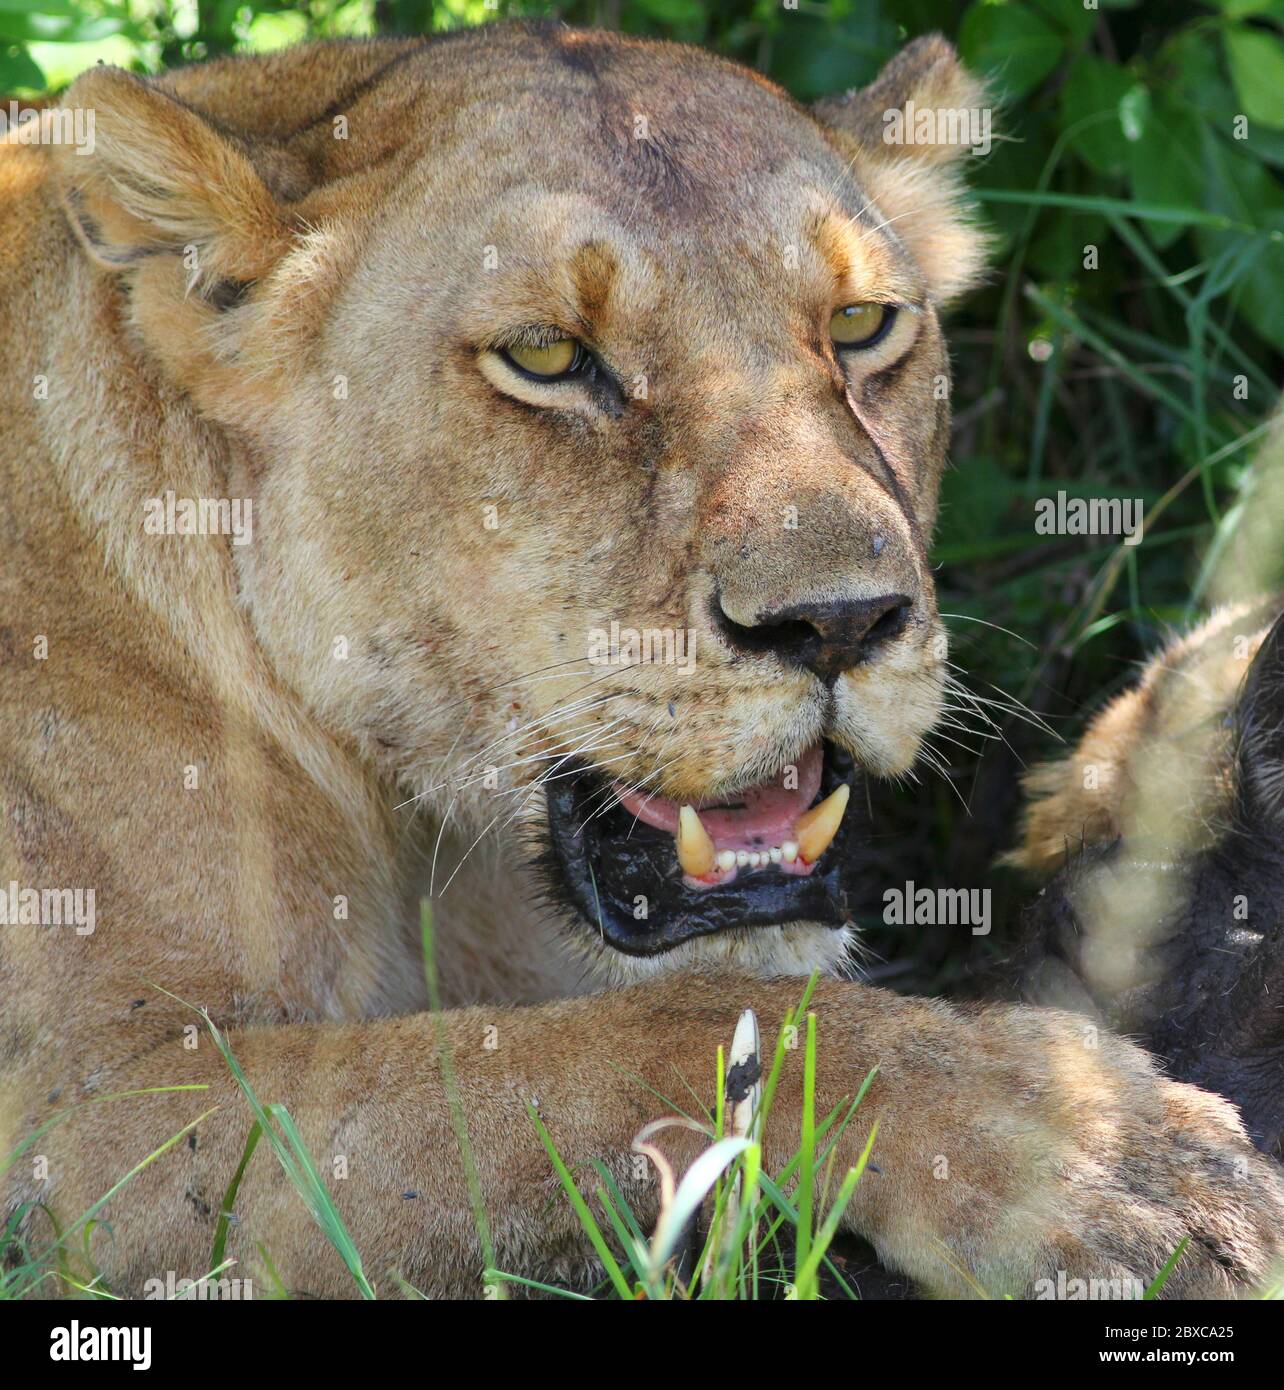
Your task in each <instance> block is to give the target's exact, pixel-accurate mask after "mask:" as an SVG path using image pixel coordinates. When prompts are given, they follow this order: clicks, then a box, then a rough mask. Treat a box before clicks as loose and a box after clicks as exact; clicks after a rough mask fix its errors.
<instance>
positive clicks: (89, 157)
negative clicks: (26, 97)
mask: <svg viewBox="0 0 1284 1390" xmlns="http://www.w3.org/2000/svg"><path fill="white" fill-rule="evenodd" d="M62 104H63V106H64V108H75V109H78V110H85V111H87V112H92V113H93V125H92V127H90V128H91V130H92V132H93V138H92V141H90V142H88V144H87V145H86V146H84V147H73V146H71V145H63V146H54V147H53V150H54V154H55V158H56V159H57V160H58V163H59V176H60V179H61V181H62V188H63V198H64V203H65V206H66V208H67V213H68V216H69V218H70V220H71V223H72V226H73V227H74V229H75V231H76V234H77V236H78V237H79V238H80V240H81V242H82V243H83V245H84V246H85V248H86V250H87V251H88V252H89V254H90V256H92V257H93V259H94V260H95V261H96V262H97V263H98V264H100V265H102V266H105V267H107V268H109V269H125V268H127V267H130V266H133V265H136V264H138V263H139V262H141V261H144V260H147V259H149V258H151V257H153V256H156V255H167V254H168V255H182V256H183V257H184V258H185V265H186V268H187V270H188V281H189V288H191V287H199V288H201V289H210V288H212V287H214V286H216V285H218V284H222V283H228V282H232V283H238V282H245V281H251V280H255V279H257V278H258V277H259V276H260V275H263V274H265V273H266V272H267V271H268V270H269V269H270V268H271V267H272V265H273V264H275V262H276V261H277V260H278V259H279V258H280V256H281V255H282V254H284V252H285V251H286V250H288V248H289V245H290V228H289V226H288V223H287V220H286V218H285V216H284V215H283V212H282V210H281V208H280V206H279V205H278V204H277V202H276V200H275V199H274V198H273V196H272V194H271V192H270V191H269V189H268V187H267V185H266V184H265V183H264V181H263V179H262V177H260V174H259V172H258V170H257V169H256V168H255V166H254V164H253V162H252V161H251V160H250V158H249V156H248V155H247V154H246V152H245V150H244V149H243V148H242V147H241V146H240V145H239V144H238V143H237V142H236V141H235V139H233V138H232V137H229V136H228V135H226V134H224V133H222V132H220V131H218V130H216V129H215V128H214V126H212V125H211V124H210V123H209V122H208V121H206V120H205V119H204V118H202V117H201V116H200V115H198V114H197V113H196V112H195V111H193V110H192V109H191V108H190V107H188V106H185V105H184V104H183V103H182V102H180V101H178V100H176V99H175V98H174V97H172V96H169V95H168V94H167V93H166V92H164V91H163V90H161V89H160V88H159V87H157V86H156V85H154V84H152V83H150V82H147V81H145V80H143V79H141V78H138V77H134V76H132V75H131V74H130V73H127V72H123V71H122V70H121V69H119V68H110V67H99V68H94V69H91V70H90V71H89V72H87V73H85V74H84V75H83V76H81V77H79V78H78V79H77V80H76V81H75V82H74V83H73V84H72V86H71V88H70V89H69V90H68V92H67V94H66V96H65V97H64V99H63V103H62Z"/></svg>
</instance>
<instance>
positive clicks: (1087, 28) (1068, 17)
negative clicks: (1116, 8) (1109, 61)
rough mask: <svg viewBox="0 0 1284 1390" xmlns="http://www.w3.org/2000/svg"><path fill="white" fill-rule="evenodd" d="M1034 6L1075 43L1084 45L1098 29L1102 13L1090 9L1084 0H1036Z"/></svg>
mask: <svg viewBox="0 0 1284 1390" xmlns="http://www.w3.org/2000/svg"><path fill="white" fill-rule="evenodd" d="M1034 4H1035V6H1036V7H1037V8H1038V9H1040V10H1042V11H1043V13H1044V14H1045V15H1046V16H1047V17H1048V18H1049V19H1050V20H1051V21H1052V22H1053V23H1054V24H1055V25H1056V26H1057V28H1058V29H1064V30H1066V31H1067V32H1068V33H1069V35H1070V37H1071V39H1072V40H1073V41H1074V42H1075V43H1082V42H1083V41H1084V39H1086V38H1087V37H1088V35H1089V34H1091V33H1092V31H1093V30H1094V29H1095V28H1096V27H1097V19H1098V16H1099V13H1100V12H1099V11H1098V10H1097V9H1095V8H1093V9H1089V8H1088V7H1087V6H1086V5H1085V4H1084V3H1083V0H1034Z"/></svg>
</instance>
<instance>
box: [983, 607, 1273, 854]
mask: <svg viewBox="0 0 1284 1390" xmlns="http://www.w3.org/2000/svg"><path fill="white" fill-rule="evenodd" d="M1269 628H1270V623H1269V621H1267V622H1264V621H1263V613H1262V608H1261V606H1260V604H1259V605H1250V604H1236V605H1227V606H1226V607H1223V608H1220V609H1218V611H1217V612H1216V613H1214V614H1213V616H1212V617H1211V618H1209V619H1208V620H1207V621H1206V622H1204V623H1202V624H1201V625H1200V626H1199V627H1197V628H1196V629H1195V630H1194V631H1192V632H1190V633H1188V634H1187V635H1186V636H1184V637H1182V638H1180V639H1177V640H1175V641H1173V642H1171V643H1170V644H1169V645H1168V646H1167V647H1165V648H1164V649H1163V650H1162V651H1160V652H1159V653H1158V654H1157V655H1156V656H1155V657H1154V658H1153V660H1151V661H1150V663H1149V664H1148V665H1147V666H1146V667H1145V669H1144V670H1143V671H1142V673H1141V675H1140V676H1139V678H1138V680H1137V682H1136V684H1135V685H1133V686H1131V687H1130V688H1129V689H1128V690H1126V691H1124V693H1123V694H1122V695H1119V696H1117V697H1116V698H1115V699H1114V700H1112V701H1111V702H1110V703H1109V704H1108V705H1107V706H1106V707H1105V708H1104V709H1103V710H1102V711H1101V712H1100V713H1099V714H1098V715H1097V716H1096V717H1095V718H1094V719H1093V721H1092V722H1091V724H1089V726H1088V728H1087V729H1086V730H1085V732H1084V734H1083V736H1082V738H1081V739H1080V740H1079V743H1078V744H1077V746H1076V747H1075V749H1074V751H1073V752H1072V753H1071V754H1070V755H1069V756H1068V757H1066V758H1064V759H1062V760H1060V761H1058V762H1052V763H1045V764H1043V765H1041V766H1039V767H1036V768H1035V769H1034V770H1033V771H1032V772H1031V773H1030V775H1029V776H1028V777H1027V778H1026V779H1025V785H1026V791H1027V793H1028V795H1029V797H1030V802H1029V805H1028V807H1027V810H1026V816H1025V825H1024V830H1023V835H1022V844H1021V845H1020V846H1019V847H1018V848H1017V849H1016V850H1014V851H1013V853H1012V854H1011V855H1009V856H1008V859H1009V862H1010V863H1012V864H1014V865H1015V866H1017V867H1019V868H1024V869H1029V870H1031V871H1032V872H1034V873H1039V874H1048V873H1051V872H1052V871H1054V870H1055V869H1057V868H1059V867H1060V866H1061V865H1062V864H1064V863H1065V862H1066V859H1067V858H1068V857H1073V856H1074V855H1076V854H1078V853H1079V852H1080V851H1081V850H1082V849H1083V848H1085V847H1086V846H1089V845H1100V844H1110V843H1111V842H1112V841H1114V840H1116V839H1118V838H1119V837H1120V836H1121V835H1123V834H1124V831H1125V829H1127V832H1128V835H1129V838H1130V839H1132V840H1133V841H1135V842H1138V843H1139V844H1141V845H1148V846H1149V849H1150V850H1151V851H1152V852H1153V851H1158V850H1163V849H1165V848H1166V849H1168V850H1169V851H1171V850H1173V849H1174V848H1175V847H1176V846H1177V845H1178V844H1180V847H1181V851H1182V853H1184V854H1189V853H1192V852H1194V851H1195V850H1197V849H1198V848H1199V847H1200V845H1201V844H1207V843H1210V842H1211V840H1212V839H1213V838H1215V836H1216V833H1217V827H1218V825H1219V824H1220V822H1221V819H1222V817H1223V816H1224V813H1225V806H1226V799H1227V797H1228V796H1229V795H1230V793H1231V790H1232V786H1231V783H1230V780H1229V779H1230V757H1229V749H1230V737H1231V730H1230V726H1229V723H1228V720H1227V715H1228V712H1229V711H1230V710H1231V708H1232V707H1233V705H1234V696H1235V693H1236V691H1237V690H1238V689H1239V686H1240V684H1241V682H1242V681H1243V679H1244V675H1245V673H1246V672H1247V670H1248V668H1249V666H1250V665H1251V664H1252V660H1253V658H1254V657H1255V656H1256V655H1257V652H1258V649H1259V648H1260V647H1261V645H1262V639H1263V638H1264V637H1265V635H1266V633H1267V631H1268V630H1269Z"/></svg>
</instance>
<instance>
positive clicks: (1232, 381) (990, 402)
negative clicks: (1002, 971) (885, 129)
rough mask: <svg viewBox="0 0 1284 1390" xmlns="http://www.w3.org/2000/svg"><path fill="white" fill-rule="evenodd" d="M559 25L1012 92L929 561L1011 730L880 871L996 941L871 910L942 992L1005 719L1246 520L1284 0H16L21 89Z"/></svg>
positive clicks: (1085, 685) (1167, 592)
mask: <svg viewBox="0 0 1284 1390" xmlns="http://www.w3.org/2000/svg"><path fill="white" fill-rule="evenodd" d="M536 15H539V16H546V15H560V16H561V17H562V18H564V19H566V20H567V21H570V22H573V23H577V24H596V25H604V26H608V27H612V28H619V29H623V30H626V31H628V32H630V33H637V34H652V35H661V36H665V37H671V38H678V39H683V40H687V41H690V42H693V43H699V44H704V45H707V46H709V47H711V48H714V49H716V50H718V51H720V52H722V53H725V54H728V55H730V56H732V57H735V58H738V59H741V60H743V61H744V62H746V63H749V64H752V65H753V66H755V67H757V68H759V69H761V70H762V71H763V72H765V73H767V74H769V75H770V76H771V77H773V78H775V79H776V80H777V81H779V82H781V83H783V84H784V85H785V86H786V87H787V88H789V90H790V91H792V92H793V93H794V94H796V95H797V96H799V97H800V98H803V99H809V98H812V97H815V96H819V95H821V94H824V93H828V92H834V91H838V90H842V89H845V88H847V87H851V86H854V85H857V84H860V83H863V82H866V81H868V80H869V79H870V78H871V77H873V75H874V74H875V73H876V72H877V70H878V68H879V67H880V65H881V64H882V63H883V62H884V61H885V60H886V59H887V58H888V57H889V56H890V55H891V54H892V53H893V52H895V51H896V49H897V48H898V47H899V46H900V45H901V44H902V43H903V42H905V40H906V39H907V38H910V37H913V36H914V35H916V34H920V33H923V32H926V31H928V30H932V29H939V30H942V31H944V32H945V33H946V34H947V35H949V36H950V37H951V38H952V39H954V40H955V42H956V43H957V44H958V46H959V48H960V50H961V51H962V54H963V56H964V58H965V59H966V60H967V61H968V62H969V63H971V64H972V65H973V66H974V67H975V68H977V69H978V70H980V71H981V72H983V73H985V74H987V75H988V76H989V77H990V79H991V81H992V84H993V87H994V90H995V93H996V95H997V96H998V98H999V101H1000V103H1001V111H1000V114H999V116H998V128H999V129H1000V130H1001V131H1002V132H1003V134H1004V136H1005V138H1004V139H1003V140H1002V142H1001V143H999V144H997V145H996V147H995V149H994V151H993V153H992V154H991V155H990V156H989V157H988V158H985V159H974V160H972V161H971V167H970V173H971V179H972V183H973V186H974V187H975V188H976V190H977V192H978V194H979V197H980V201H981V210H982V215H983V216H984V217H985V218H986V219H987V220H988V221H989V222H990V223H991V224H992V225H993V227H994V228H995V230H996V232H997V233H998V236H999V241H998V250H997V255H996V257H995V262H994V267H995V268H994V274H993V277H992V280H991V282H990V284H989V285H988V287H987V288H985V289H983V290H982V291H981V292H979V293H977V294H975V295H973V296H972V297H971V298H970V299H969V300H968V301H967V302H966V303H965V304H963V305H962V306H961V307H960V308H958V309H957V310H956V311H955V312H954V313H953V315H952V316H951V325H950V327H951V340H952V343H953V350H954V362H955V370H956V384H955V397H954V398H955V412H956V419H957V428H956V434H955V439H954V447H953V465H954V466H953V470H952V471H951V473H950V474H949V476H948V477H947V479H946V482H945V488H944V506H943V510H942V516H941V526H940V530H939V533H938V536H937V545H936V557H937V560H938V561H939V565H940V571H939V579H940V584H941V607H942V609H943V611H944V612H945V613H947V614H951V615H955V616H952V617H951V618H950V619H949V626H950V628H951V630H952V644H953V656H954V659H955V660H956V661H957V662H958V663H959V664H960V665H961V666H963V667H965V668H966V670H967V671H968V673H969V674H968V676H967V681H968V683H969V685H970V687H971V688H972V689H973V691H974V692H976V694H977V695H979V696H981V697H983V698H986V699H992V700H994V701H996V702H997V703H996V704H995V705H992V706H986V707H985V708H986V709H987V710H988V712H989V713H990V714H991V715H992V716H993V717H994V720H995V723H996V725H997V726H998V727H997V730H995V729H991V730H988V731H987V732H989V733H995V732H999V733H1001V734H1002V735H1003V739H1004V740H1006V742H1005V741H1000V740H997V739H988V740H982V739H980V738H978V737H975V736H969V735H966V734H963V733H961V732H960V731H959V730H957V729H952V728H947V729H945V730H944V731H943V733H944V734H945V735H947V736H948V737H950V738H957V739H958V740H959V742H958V743H957V744H956V743H950V742H945V741H943V739H942V737H941V736H939V735H938V736H937V738H936V740H935V743H936V747H937V748H938V750H939V751H940V752H941V753H942V754H943V755H944V756H945V758H946V759H947V761H948V764H949V776H948V778H947V777H942V776H940V775H937V774H935V773H931V772H929V771H927V770H926V769H923V770H921V771H920V782H919V784H918V786H917V787H914V786H907V787H905V788H902V789H894V788H877V789H874V790H873V792H872V794H871V795H872V802H873V811H874V817H875V833H874V845H875V852H876V856H877V859H878V866H877V867H878V878H879V879H880V880H881V884H900V883H902V882H903V881H904V880H905V879H906V878H912V879H913V880H914V881H915V882H916V883H918V884H919V885H929V886H952V887H957V886H973V887H982V886H990V887H992V888H993V889H994V890H995V907H996V916H997V919H998V922H999V926H998V928H997V929H996V931H995V934H994V936H993V937H992V938H990V939H989V940H988V941H986V940H976V939H973V938H972V937H971V936H970V934H968V933H967V929H966V928H957V927H956V928H939V929H923V928H909V929H903V930H902V929H895V928H888V927H884V926H883V925H882V922H881V918H880V917H879V915H878V913H877V900H876V901H875V903H874V904H871V914H870V919H869V932H868V940H869V943H870V945H871V948H872V950H873V952H874V953H875V964H874V967H873V973H874V976H875V978H879V979H885V980H888V981H890V982H893V983H895V984H897V985H913V986H915V987H917V988H929V989H939V988H942V987H946V986H948V985H949V984H950V983H951V982H952V981H954V980H956V979H957V978H958V976H959V973H960V972H961V970H962V969H963V968H964V967H965V965H966V964H967V963H968V961H969V960H970V959H971V960H975V958H976V955H977V954H978V953H980V954H981V955H985V954H987V953H990V952H993V951H994V950H996V949H998V948H1001V946H1002V942H1003V939H1004V931H1005V927H1004V924H1005V923H1010V921H1011V914H1012V910H1013V907H1014V905H1015V903H1016V902H1017V901H1018V900H1019V899H1020V897H1021V896H1022V895H1024V894H1026V893H1028V887H1027V886H1026V885H1021V884H1018V883H1016V882H1015V881H1013V880H1012V879H1011V877H1010V876H1009V875H1006V874H1004V873H1003V872H1001V871H995V870H993V869H991V868H990V867H989V866H990V864H991V862H992V860H993V858H994V856H995V854H996V853H997V852H998V851H1000V850H1001V849H1003V848H1005V847H1006V846H1007V845H1009V844H1011V842H1012V839H1013V837H1014V834H1015V828H1016V818H1017V812H1018V807H1019V786H1018V777H1019V774H1020V771H1021V768H1022V765H1023V763H1026V762H1030V761H1034V760H1037V759H1038V758H1040V757H1042V756H1046V755H1047V754H1049V753H1050V752H1052V751H1053V750H1054V748H1055V742H1054V740H1053V738H1052V737H1051V736H1050V735H1049V734H1048V733H1047V732H1045V731H1042V730H1040V729H1039V728H1037V727H1034V726H1033V725H1032V724H1031V723H1030V722H1029V720H1028V717H1026V716H1022V715H1020V714H1018V713H1014V712H1012V710H1011V709H1007V710H1005V709H1004V708H1003V706H1004V705H1010V704H1011V703H1012V702H1013V701H1020V702H1021V703H1022V704H1023V705H1025V706H1028V707H1029V709H1030V710H1032V711H1034V712H1036V713H1037V714H1038V715H1039V716H1040V717H1041V718H1043V719H1045V720H1046V721H1047V722H1048V723H1049V724H1050V725H1051V727H1052V728H1053V729H1055V730H1056V731H1057V732H1058V733H1059V734H1061V735H1062V736H1063V737H1064V738H1066V739H1067V740H1072V739H1073V738H1074V737H1075V735H1076V733H1077V732H1078V730H1079V729H1080V728H1081V727H1082V723H1083V721H1084V719H1085V718H1086V717H1087V716H1088V714H1090V713H1091V711H1092V710H1093V709H1095V708H1097V707H1099V705H1100V704H1101V702H1102V701H1103V700H1104V699H1106V698H1107V697H1108V696H1109V695H1110V694H1111V693H1112V692H1114V691H1116V690H1118V689H1120V688H1121V687H1122V686H1123V685H1124V684H1125V683H1126V682H1127V681H1128V680H1129V679H1130V677H1131V674H1132V673H1133V671H1134V670H1135V667H1136V663H1137V662H1138V661H1139V660H1140V659H1141V658H1142V657H1143V656H1144V655H1145V654H1146V653H1147V652H1148V651H1150V650H1152V649H1153V648H1154V646H1155V645H1156V644H1157V643H1159V642H1161V641H1162V640H1163V639H1164V637H1165V635H1166V634H1167V633H1168V632H1170V631H1171V630H1172V629H1173V628H1174V627H1175V626H1179V625H1181V624H1182V623H1184V622H1186V621H1188V620H1189V619H1190V618H1191V617H1192V616H1194V615H1195V614H1197V613H1198V612H1199V611H1200V609H1201V605H1203V604H1204V603H1205V602H1206V601H1207V592H1206V591H1207V583H1208V565H1207V557H1208V556H1209V555H1210V554H1216V553H1217V551H1218V546H1219V544H1220V542H1221V541H1223V540H1224V538H1225V536H1226V535H1227V533H1228V530H1229V528H1230V527H1231V526H1232V525H1233V524H1234V521H1235V518H1236V516H1237V514H1238V509H1239V507H1240V500H1241V495H1242V488H1243V483H1244V479H1245V475H1246V470H1247V468H1248V466H1249V464H1250V462H1251V460H1252V457H1253V452H1254V445H1255V443H1256V442H1257V441H1258V440H1259V439H1260V437H1261V435H1262V433H1263V430H1264V422H1265V421H1266V419H1267V417H1268V415H1269V414H1270V412H1271V409H1272V407H1273V404H1274V396H1275V391H1276V385H1277V383H1278V382H1279V379H1280V367H1281V358H1282V356H1284V293H1281V288H1282V287H1284V188H1282V187H1281V182H1280V171H1281V168H1284V38H1282V37H1281V25H1282V24H1284V0H1208V3H1187V0H1100V8H1099V9H1096V8H1094V9H1088V8H1085V7H1084V4H1083V3H1082V0H998V3H981V2H980V0H974V2H973V3H961V2H959V3H955V2H954V0H798V3H797V4H796V6H795V7H792V8H790V7H788V6H786V5H785V4H783V3H781V0H705V2H704V3H702V0H572V2H571V3H553V4H538V3H525V2H524V0H498V3H497V4H491V5H488V4H487V3H485V0H349V3H344V4H341V3H336V0H312V3H286V2H284V0H256V3H253V4H242V3H238V0H190V3H171V0H159V3H157V2H156V0H124V2H123V3H115V0H0V91H4V92H8V93H30V92H39V91H42V90H47V89H51V88H56V87H58V86H61V85H63V84H65V83H66V82H67V81H68V80H70V78H71V77H72V76H74V74H75V72H76V71H78V70H80V69H81V68H83V67H85V66H87V65H88V64H90V63H92V62H95V61H97V60H98V59H100V58H105V59H106V60H107V61H111V62H118V63H125V64H129V65H133V66H135V67H138V68H139V69H142V70H155V69H156V68H158V67H160V66H163V65H167V64H174V63H182V62H188V61H193V60H197V59H200V58H204V57H206V56H210V55H216V54H221V53H226V52H233V51H252V50H255V49H263V48H270V47H274V46H278V45H280V44H282V43H287V42H291V41H293V40H296V39H300V38H304V37H307V36H310V35H335V34H370V33H398V34H418V33H425V32H432V31H438V30H443V29H450V28H454V27H458V26H460V25H463V24H471V23H480V22H484V21H487V20H492V19H496V18H507V17H514V16H536ZM1241 118H1242V123H1241V124H1240V125H1239V127H1238V128H1237V120H1241ZM1237 137H1243V138H1237ZM1090 246H1092V247H1096V248H1097V253H1096V254H1097V265H1096V268H1095V269H1088V268H1086V266H1085V248H1087V247H1090ZM1237 385H1238V389H1237ZM1058 489H1064V490H1065V491H1067V492H1068V493H1072V494H1089V495H1095V496H1126V497H1140V498H1143V499H1144V501H1145V504H1146V518H1147V526H1146V535H1145V540H1144V543H1143V544H1142V545H1140V546H1138V547H1136V548H1127V547H1121V546H1119V545H1118V544H1116V543H1115V542H1112V541H1110V540H1108V539H1105V538H1074V537H1053V536H1049V537H1045V536H1038V535H1036V534H1035V532H1034V526H1033V518H1034V502H1035V500H1036V499H1037V498H1039V497H1042V496H1049V495H1052V494H1054V493H1055V492H1056V491H1057V490H1058ZM1000 691H1002V692H1006V693H1005V694H1002V695H1001V694H1000V693H999V692H1000ZM967 719H968V722H969V723H970V724H971V725H974V726H975V725H976V723H977V720H976V718H975V716H967ZM962 744H966V745H967V747H966V748H965V747H963V746H960V745H962ZM978 754H979V756H978ZM1009 929H1010V928H1009Z"/></svg>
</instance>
